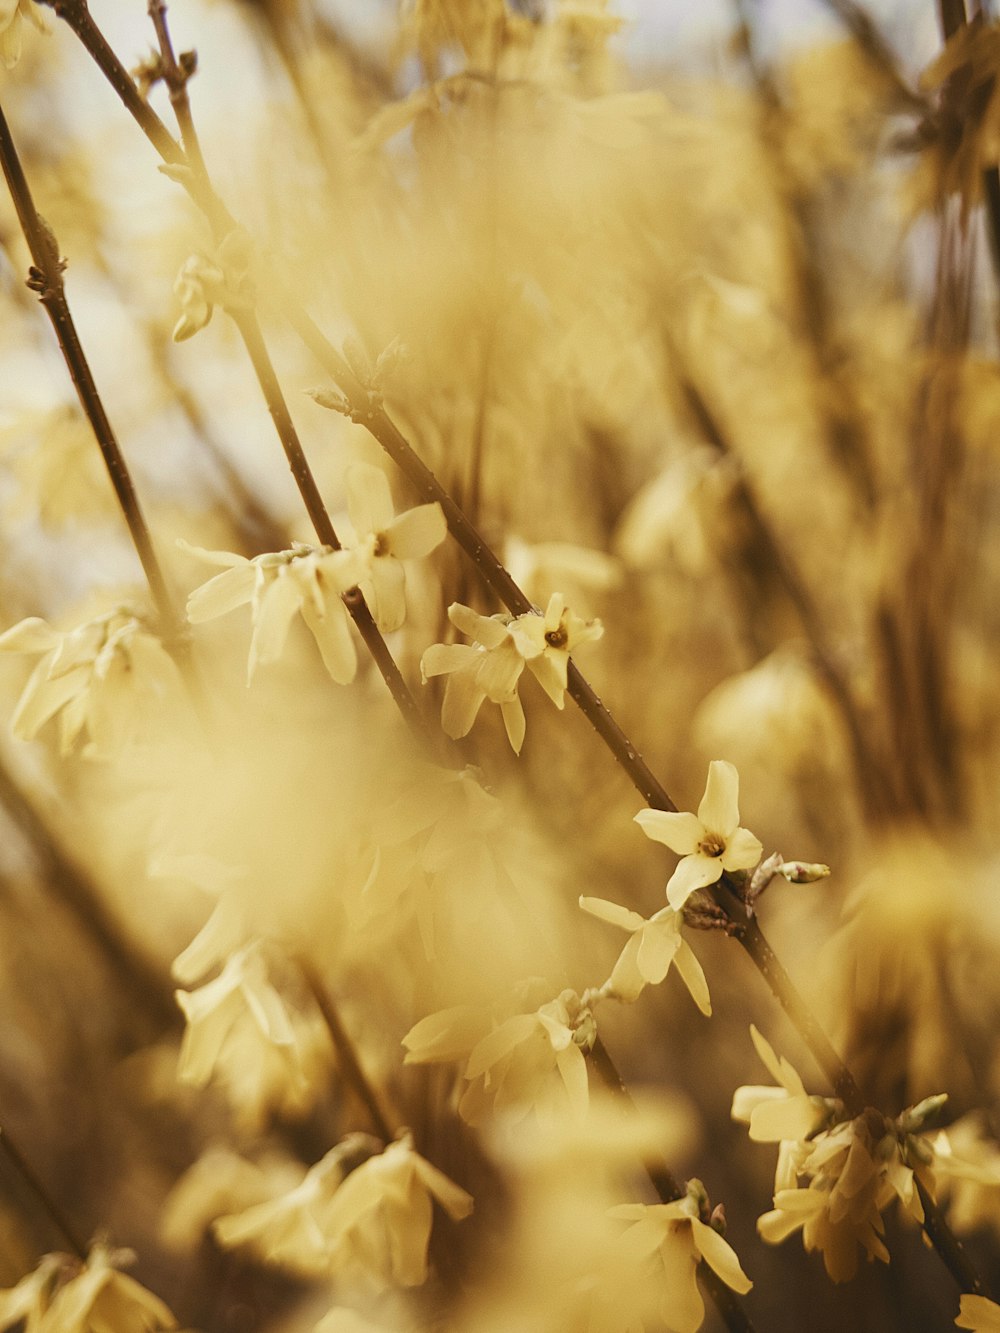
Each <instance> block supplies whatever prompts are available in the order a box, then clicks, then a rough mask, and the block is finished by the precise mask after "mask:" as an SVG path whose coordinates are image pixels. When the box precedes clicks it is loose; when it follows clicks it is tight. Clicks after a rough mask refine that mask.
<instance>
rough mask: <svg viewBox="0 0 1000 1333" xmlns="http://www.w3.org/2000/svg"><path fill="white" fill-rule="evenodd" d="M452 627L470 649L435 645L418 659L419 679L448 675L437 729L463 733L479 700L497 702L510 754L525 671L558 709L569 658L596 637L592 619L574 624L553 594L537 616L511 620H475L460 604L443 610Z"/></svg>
mask: <svg viewBox="0 0 1000 1333" xmlns="http://www.w3.org/2000/svg"><path fill="white" fill-rule="evenodd" d="M448 618H449V620H450V621H451V623H452V624H453V625H454V626H455V627H456V628H457V629H460V630H461V631H462V633H463V634H464V635H466V637H467V638H470V639H472V640H473V642H472V643H471V644H464V643H452V644H443V643H435V644H432V645H431V647H430V648H428V649H427V651H426V652H425V653H424V655H423V658H422V659H421V662H420V669H421V672H422V673H423V677H424V680H425V681H426V680H428V679H429V678H430V677H432V676H445V675H446V676H447V677H448V683H447V685H446V686H445V693H444V704H443V706H442V709H441V725H442V726H443V727H444V729H445V731H446V732H447V733H448V735H449V736H451V737H453V738H454V739H458V738H459V737H461V736H466V735H468V733H469V731H470V730H471V729H472V724H473V723H474V722H475V720H476V716H477V714H478V713H479V709H480V708H481V707H482V704H483V702H484V701H485V700H486V699H489V700H490V702H491V703H495V704H499V705H500V711H501V713H502V715H503V720H504V726H505V728H506V730H507V738H508V740H509V741H510V743H511V746H512V748H513V749H514V751H515V753H518V754H519V753H520V751H521V746H522V744H523V743H524V728H525V722H524V709H523V708H522V706H521V700H520V698H519V697H518V693H517V687H518V683H519V681H520V679H521V674H522V672H523V671H524V668H525V666H527V667H529V668H530V669H531V672H532V674H533V675H534V676H535V678H536V679H537V681H538V683H539V684H540V685H541V687H542V689H543V690H544V691H545V693H546V694H547V695H548V696H549V698H550V699H551V700H552V702H553V703H554V704H555V705H556V707H557V708H562V707H563V706H564V704H565V694H566V684H567V673H568V670H569V655H570V653H571V652H572V651H573V650H574V649H575V648H576V647H577V646H578V645H579V644H581V643H586V642H588V641H589V640H593V639H599V638H600V637H601V635H602V634H603V633H604V627H603V626H602V625H601V622H600V621H599V620H581V619H580V617H579V616H575V615H574V614H573V613H572V611H570V610H569V609H568V608H567V606H566V603H565V599H564V598H563V596H562V594H561V593H553V594H552V596H551V598H550V599H549V604H548V606H547V607H546V610H545V614H544V616H541V615H537V614H535V613H534V612H528V613H527V614H525V615H523V616H515V617H514V618H513V619H512V618H511V617H509V616H505V615H496V616H481V615H479V614H478V613H477V612H475V611H473V610H472V609H471V608H470V607H468V606H463V605H462V604H461V603H460V602H455V603H453V604H452V605H451V606H450V607H449V608H448Z"/></svg>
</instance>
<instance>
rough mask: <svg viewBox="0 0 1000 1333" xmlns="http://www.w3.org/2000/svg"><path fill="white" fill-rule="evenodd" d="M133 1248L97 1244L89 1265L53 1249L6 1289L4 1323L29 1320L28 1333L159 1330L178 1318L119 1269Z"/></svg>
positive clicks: (1, 1305) (0, 1304) (0, 1306)
mask: <svg viewBox="0 0 1000 1333" xmlns="http://www.w3.org/2000/svg"><path fill="white" fill-rule="evenodd" d="M133 1259H134V1255H132V1253H131V1252H130V1251H128V1250H109V1249H108V1248H107V1246H106V1245H103V1244H97V1245H94V1247H93V1248H92V1249H91V1251H90V1253H89V1255H88V1256H87V1262H86V1264H81V1263H80V1262H79V1260H77V1259H73V1258H70V1257H69V1256H68V1255H62V1254H48V1255H46V1256H45V1258H44V1259H42V1261H41V1262H40V1263H39V1265H38V1267H37V1268H36V1269H35V1271H34V1272H33V1273H29V1274H28V1276H27V1277H25V1278H23V1279H22V1280H21V1281H20V1282H19V1283H18V1284H17V1286H16V1287H13V1288H11V1290H9V1291H5V1292H0V1328H4V1329H6V1328H11V1327H13V1325H14V1324H16V1323H17V1322H18V1321H19V1320H21V1319H24V1320H25V1321H26V1322H25V1325H24V1333H157V1330H160V1329H168V1328H176V1327H177V1321H176V1319H174V1317H173V1315H172V1314H171V1313H170V1310H169V1309H168V1308H167V1306H166V1305H164V1303H163V1301H161V1300H160V1298H159V1297H158V1296H154V1295H153V1293H152V1292H151V1291H148V1290H147V1289H146V1288H145V1287H144V1286H142V1285H141V1284H140V1283H138V1282H136V1280H135V1278H131V1277H128V1276H127V1275H126V1274H125V1273H121V1272H119V1271H118V1270H119V1268H120V1267H121V1266H122V1265H123V1264H127V1263H131V1262H132V1260H133Z"/></svg>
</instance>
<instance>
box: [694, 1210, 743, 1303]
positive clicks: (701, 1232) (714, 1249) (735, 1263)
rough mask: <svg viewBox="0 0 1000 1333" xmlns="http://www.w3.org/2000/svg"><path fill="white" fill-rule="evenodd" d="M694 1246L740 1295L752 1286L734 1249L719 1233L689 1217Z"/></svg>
mask: <svg viewBox="0 0 1000 1333" xmlns="http://www.w3.org/2000/svg"><path fill="white" fill-rule="evenodd" d="M691 1230H692V1232H693V1234H694V1243H695V1247H696V1248H697V1249H698V1251H699V1252H700V1254H701V1257H702V1258H703V1259H704V1260H705V1263H706V1264H708V1266H709V1268H711V1269H712V1270H713V1271H714V1272H716V1273H717V1274H718V1275H719V1277H721V1278H722V1280H723V1282H724V1283H725V1284H726V1286H727V1287H730V1288H731V1289H732V1290H733V1291H737V1292H739V1294H740V1295H741V1296H745V1295H746V1293H747V1292H748V1291H749V1290H750V1288H751V1287H752V1286H753V1283H752V1282H751V1281H750V1279H749V1278H748V1277H747V1275H746V1273H744V1271H743V1269H742V1268H741V1267H740V1261H739V1259H737V1257H736V1251H735V1250H734V1249H733V1247H732V1246H731V1245H730V1244H729V1242H728V1241H725V1240H723V1238H722V1237H721V1236H720V1235H719V1233H718V1232H717V1231H715V1230H713V1228H712V1227H710V1226H707V1225H706V1224H705V1223H704V1222H702V1221H700V1220H699V1219H698V1218H696V1217H693V1218H692V1219H691Z"/></svg>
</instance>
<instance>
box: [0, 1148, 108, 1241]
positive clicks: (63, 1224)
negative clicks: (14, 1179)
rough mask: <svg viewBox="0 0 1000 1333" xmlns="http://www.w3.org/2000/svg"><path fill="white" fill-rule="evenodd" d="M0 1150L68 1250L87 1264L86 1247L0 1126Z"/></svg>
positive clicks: (22, 1154) (18, 1149)
mask: <svg viewBox="0 0 1000 1333" xmlns="http://www.w3.org/2000/svg"><path fill="white" fill-rule="evenodd" d="M0 1149H2V1150H3V1152H4V1153H5V1154H6V1156H7V1159H8V1160H9V1161H10V1163H11V1164H12V1165H13V1167H14V1168H15V1170H16V1171H17V1173H18V1175H19V1176H20V1177H21V1179H22V1180H23V1181H24V1182H25V1184H26V1185H27V1186H28V1188H29V1189H30V1190H31V1193H32V1194H33V1195H34V1197H35V1198H36V1199H37V1200H38V1202H39V1204H40V1205H41V1207H42V1211H43V1212H44V1213H45V1214H46V1216H47V1217H48V1219H49V1221H50V1222H51V1223H52V1225H53V1226H54V1227H55V1229H56V1230H57V1231H58V1232H59V1234H60V1235H61V1236H62V1238H63V1239H64V1240H65V1241H66V1243H67V1245H68V1246H69V1248H70V1249H71V1250H72V1251H73V1253H74V1254H75V1255H76V1257H77V1258H78V1259H79V1260H80V1262H81V1263H83V1264H85V1263H86V1262H87V1247H86V1246H85V1245H84V1244H83V1242H82V1241H81V1240H80V1238H79V1237H78V1236H77V1234H76V1231H75V1230H74V1228H73V1226H72V1225H71V1223H70V1222H69V1220H68V1219H67V1217H66V1215H65V1213H64V1212H63V1211H62V1209H61V1208H60V1207H59V1205H58V1204H57V1203H56V1201H55V1199H53V1197H52V1195H51V1194H50V1193H49V1192H48V1190H47V1189H46V1188H45V1186H44V1185H43V1184H42V1182H41V1181H40V1180H39V1178H38V1176H37V1175H36V1174H35V1171H34V1169H33V1168H32V1167H31V1166H30V1165H29V1164H28V1161H27V1159H26V1158H25V1156H24V1153H22V1152H21V1150H20V1148H18V1146H17V1144H16V1143H15V1142H14V1140H13V1139H12V1138H11V1136H10V1130H9V1129H7V1128H6V1127H5V1126H3V1125H0Z"/></svg>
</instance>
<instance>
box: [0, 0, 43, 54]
mask: <svg viewBox="0 0 1000 1333" xmlns="http://www.w3.org/2000/svg"><path fill="white" fill-rule="evenodd" d="M22 19H28V20H29V22H31V23H33V24H34V25H35V27H36V28H37V29H38V31H39V32H45V31H46V29H45V24H44V23H43V22H42V19H41V15H40V14H39V12H38V10H37V8H36V7H35V5H34V3H33V0H0V61H2V62H3V63H4V64H5V65H6V66H7V68H8V69H13V68H14V66H15V65H16V64H17V62H18V60H20V58H21V20H22Z"/></svg>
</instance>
